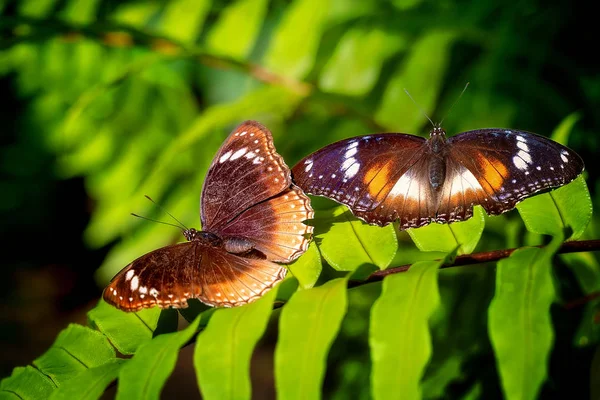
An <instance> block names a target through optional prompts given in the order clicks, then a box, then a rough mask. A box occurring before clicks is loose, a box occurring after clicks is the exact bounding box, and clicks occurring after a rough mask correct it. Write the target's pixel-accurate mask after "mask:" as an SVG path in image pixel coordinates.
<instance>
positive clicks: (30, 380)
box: [0, 365, 56, 400]
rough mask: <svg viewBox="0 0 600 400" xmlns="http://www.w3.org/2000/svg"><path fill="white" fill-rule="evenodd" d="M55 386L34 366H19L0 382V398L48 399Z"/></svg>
mask: <svg viewBox="0 0 600 400" xmlns="http://www.w3.org/2000/svg"><path fill="white" fill-rule="evenodd" d="M55 387H56V386H55V384H54V383H53V382H52V380H50V379H49V378H48V377H47V376H46V375H44V374H42V373H41V372H40V371H39V370H37V369H35V368H33V367H32V366H30V365H28V366H26V367H17V368H15V369H14V370H13V373H12V375H11V376H10V377H8V378H4V379H2V381H1V382H0V398H2V399H24V400H29V399H31V400H37V399H47V398H48V397H50V394H52V391H53V390H55Z"/></svg>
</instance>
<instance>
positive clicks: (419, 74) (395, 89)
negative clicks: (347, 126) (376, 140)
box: [375, 31, 456, 132]
mask: <svg viewBox="0 0 600 400" xmlns="http://www.w3.org/2000/svg"><path fill="white" fill-rule="evenodd" d="M455 37H456V35H455V34H454V33H451V32H444V31H433V32H431V33H429V34H427V35H426V36H424V37H422V38H421V39H419V41H418V42H417V43H415V44H414V45H413V47H412V49H411V51H410V54H408V56H407V59H406V60H404V62H403V63H402V64H401V65H400V67H399V68H398V70H397V71H396V73H395V74H394V76H393V77H392V79H391V81H390V82H389V83H388V84H387V86H386V88H385V92H384V94H383V100H382V103H381V105H380V107H379V110H378V111H377V113H376V114H375V119H376V120H377V122H378V123H380V124H381V125H383V126H384V127H386V128H388V129H392V130H400V131H402V132H416V131H417V129H419V127H420V126H421V125H422V124H423V121H424V116H423V114H422V113H420V112H418V111H419V110H418V108H417V107H416V106H415V104H414V103H413V102H412V100H411V99H410V98H409V97H408V96H407V95H406V93H405V92H404V89H407V90H408V91H409V92H410V94H411V95H412V96H413V97H414V98H415V100H416V101H417V103H418V104H419V105H420V106H421V107H422V108H423V110H424V111H425V112H426V113H427V114H431V112H432V111H433V109H434V106H435V105H436V102H437V97H438V95H439V92H440V90H441V88H442V79H443V78H444V74H445V72H446V67H447V65H448V62H449V60H450V47H451V46H450V45H451V44H452V43H453V41H454V38H455ZM432 54H435V62H432V60H431V57H432Z"/></svg>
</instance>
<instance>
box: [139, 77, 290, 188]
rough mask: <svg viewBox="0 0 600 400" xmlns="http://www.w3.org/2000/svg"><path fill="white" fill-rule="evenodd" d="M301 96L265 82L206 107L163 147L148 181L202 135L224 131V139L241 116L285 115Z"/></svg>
mask: <svg viewBox="0 0 600 400" xmlns="http://www.w3.org/2000/svg"><path fill="white" fill-rule="evenodd" d="M301 99H302V97H300V96H298V95H297V94H294V93H292V92H290V91H288V90H286V89H283V88H281V87H277V86H267V87H261V88H259V89H257V90H254V91H252V92H250V93H248V94H247V95H246V96H244V97H243V98H241V99H239V100H238V101H236V102H233V103H229V104H219V105H215V106H212V107H210V108H208V109H206V110H205V111H204V112H203V113H202V114H201V115H200V116H199V117H198V118H197V119H196V120H195V121H194V122H193V123H191V125H190V127H189V128H188V130H187V131H185V132H184V133H183V134H181V135H180V136H179V137H177V139H176V140H174V141H173V142H172V143H171V144H170V145H169V146H168V147H167V148H166V149H164V151H162V153H161V155H160V157H159V159H158V161H157V162H156V163H155V166H154V169H153V170H152V171H151V173H150V174H149V175H148V176H147V181H149V182H151V181H152V180H153V179H155V178H158V176H159V174H160V173H164V168H165V167H166V166H167V165H170V164H171V163H172V162H173V160H174V159H176V158H177V157H181V154H182V152H184V151H185V150H186V149H188V148H189V146H191V145H193V144H194V143H196V142H198V141H200V140H206V139H205V138H206V137H207V136H209V135H210V134H214V132H215V131H223V139H225V138H226V137H227V135H228V134H229V132H228V131H226V128H229V129H230V128H232V127H233V126H235V125H237V124H239V123H240V122H242V121H243V120H244V119H258V120H260V121H263V118H260V117H261V116H262V117H264V116H265V115H269V114H272V113H278V114H281V115H287V114H288V113H290V112H291V111H292V110H293V109H294V108H295V106H296V105H297V104H298V102H299V101H300V100H301ZM242 116H243V117H242ZM215 153H216V149H215ZM210 159H212V157H211V158H210Z"/></svg>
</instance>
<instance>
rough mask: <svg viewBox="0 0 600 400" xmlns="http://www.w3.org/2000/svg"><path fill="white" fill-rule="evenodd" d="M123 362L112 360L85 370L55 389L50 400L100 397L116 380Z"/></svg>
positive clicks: (87, 399)
mask: <svg viewBox="0 0 600 400" xmlns="http://www.w3.org/2000/svg"><path fill="white" fill-rule="evenodd" d="M125 362H126V361H125V360H119V359H117V360H114V361H110V362H108V363H106V364H104V365H100V366H98V367H94V368H90V369H87V370H85V371H83V372H81V373H80V374H79V375H77V376H75V377H74V378H73V379H70V380H68V381H67V382H65V383H64V384H62V385H61V386H60V387H59V388H58V389H56V390H55V391H54V392H53V393H52V396H51V397H50V399H51V400H61V399H64V400H71V399H79V400H95V399H99V398H101V397H102V394H103V393H104V391H105V390H106V388H107V387H108V385H110V383H111V382H112V381H114V380H115V379H117V375H118V373H119V370H120V369H121V366H122V365H123V364H124V363H125Z"/></svg>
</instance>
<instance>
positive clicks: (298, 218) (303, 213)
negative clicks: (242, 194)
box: [221, 185, 314, 263]
mask: <svg viewBox="0 0 600 400" xmlns="http://www.w3.org/2000/svg"><path fill="white" fill-rule="evenodd" d="M313 215H314V213H313V210H312V208H311V206H310V199H309V198H308V196H306V195H305V194H304V193H303V192H302V190H300V189H299V188H298V187H297V186H295V185H292V186H291V187H290V188H289V189H286V190H284V191H283V192H281V193H280V194H278V195H277V196H274V197H272V198H271V199H269V200H267V201H264V202H262V203H258V204H256V205H254V206H252V207H250V208H249V209H247V210H246V211H244V212H243V213H242V214H240V215H239V216H238V217H236V218H235V219H234V220H232V221H231V222H230V223H229V224H228V225H227V226H225V227H224V228H223V229H221V234H222V235H224V236H231V237H241V238H244V239H247V240H249V241H250V242H252V243H253V244H254V248H255V249H256V250H258V251H259V252H260V253H262V254H263V255H264V256H265V257H266V258H267V259H268V260H271V261H278V262H286V263H287V262H290V261H292V260H295V259H296V258H298V257H299V256H300V255H301V254H302V253H304V252H305V251H306V249H307V248H308V243H309V241H310V234H311V233H312V231H313V227H312V226H309V225H306V224H304V223H302V222H303V221H304V220H307V219H311V218H312V217H313Z"/></svg>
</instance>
